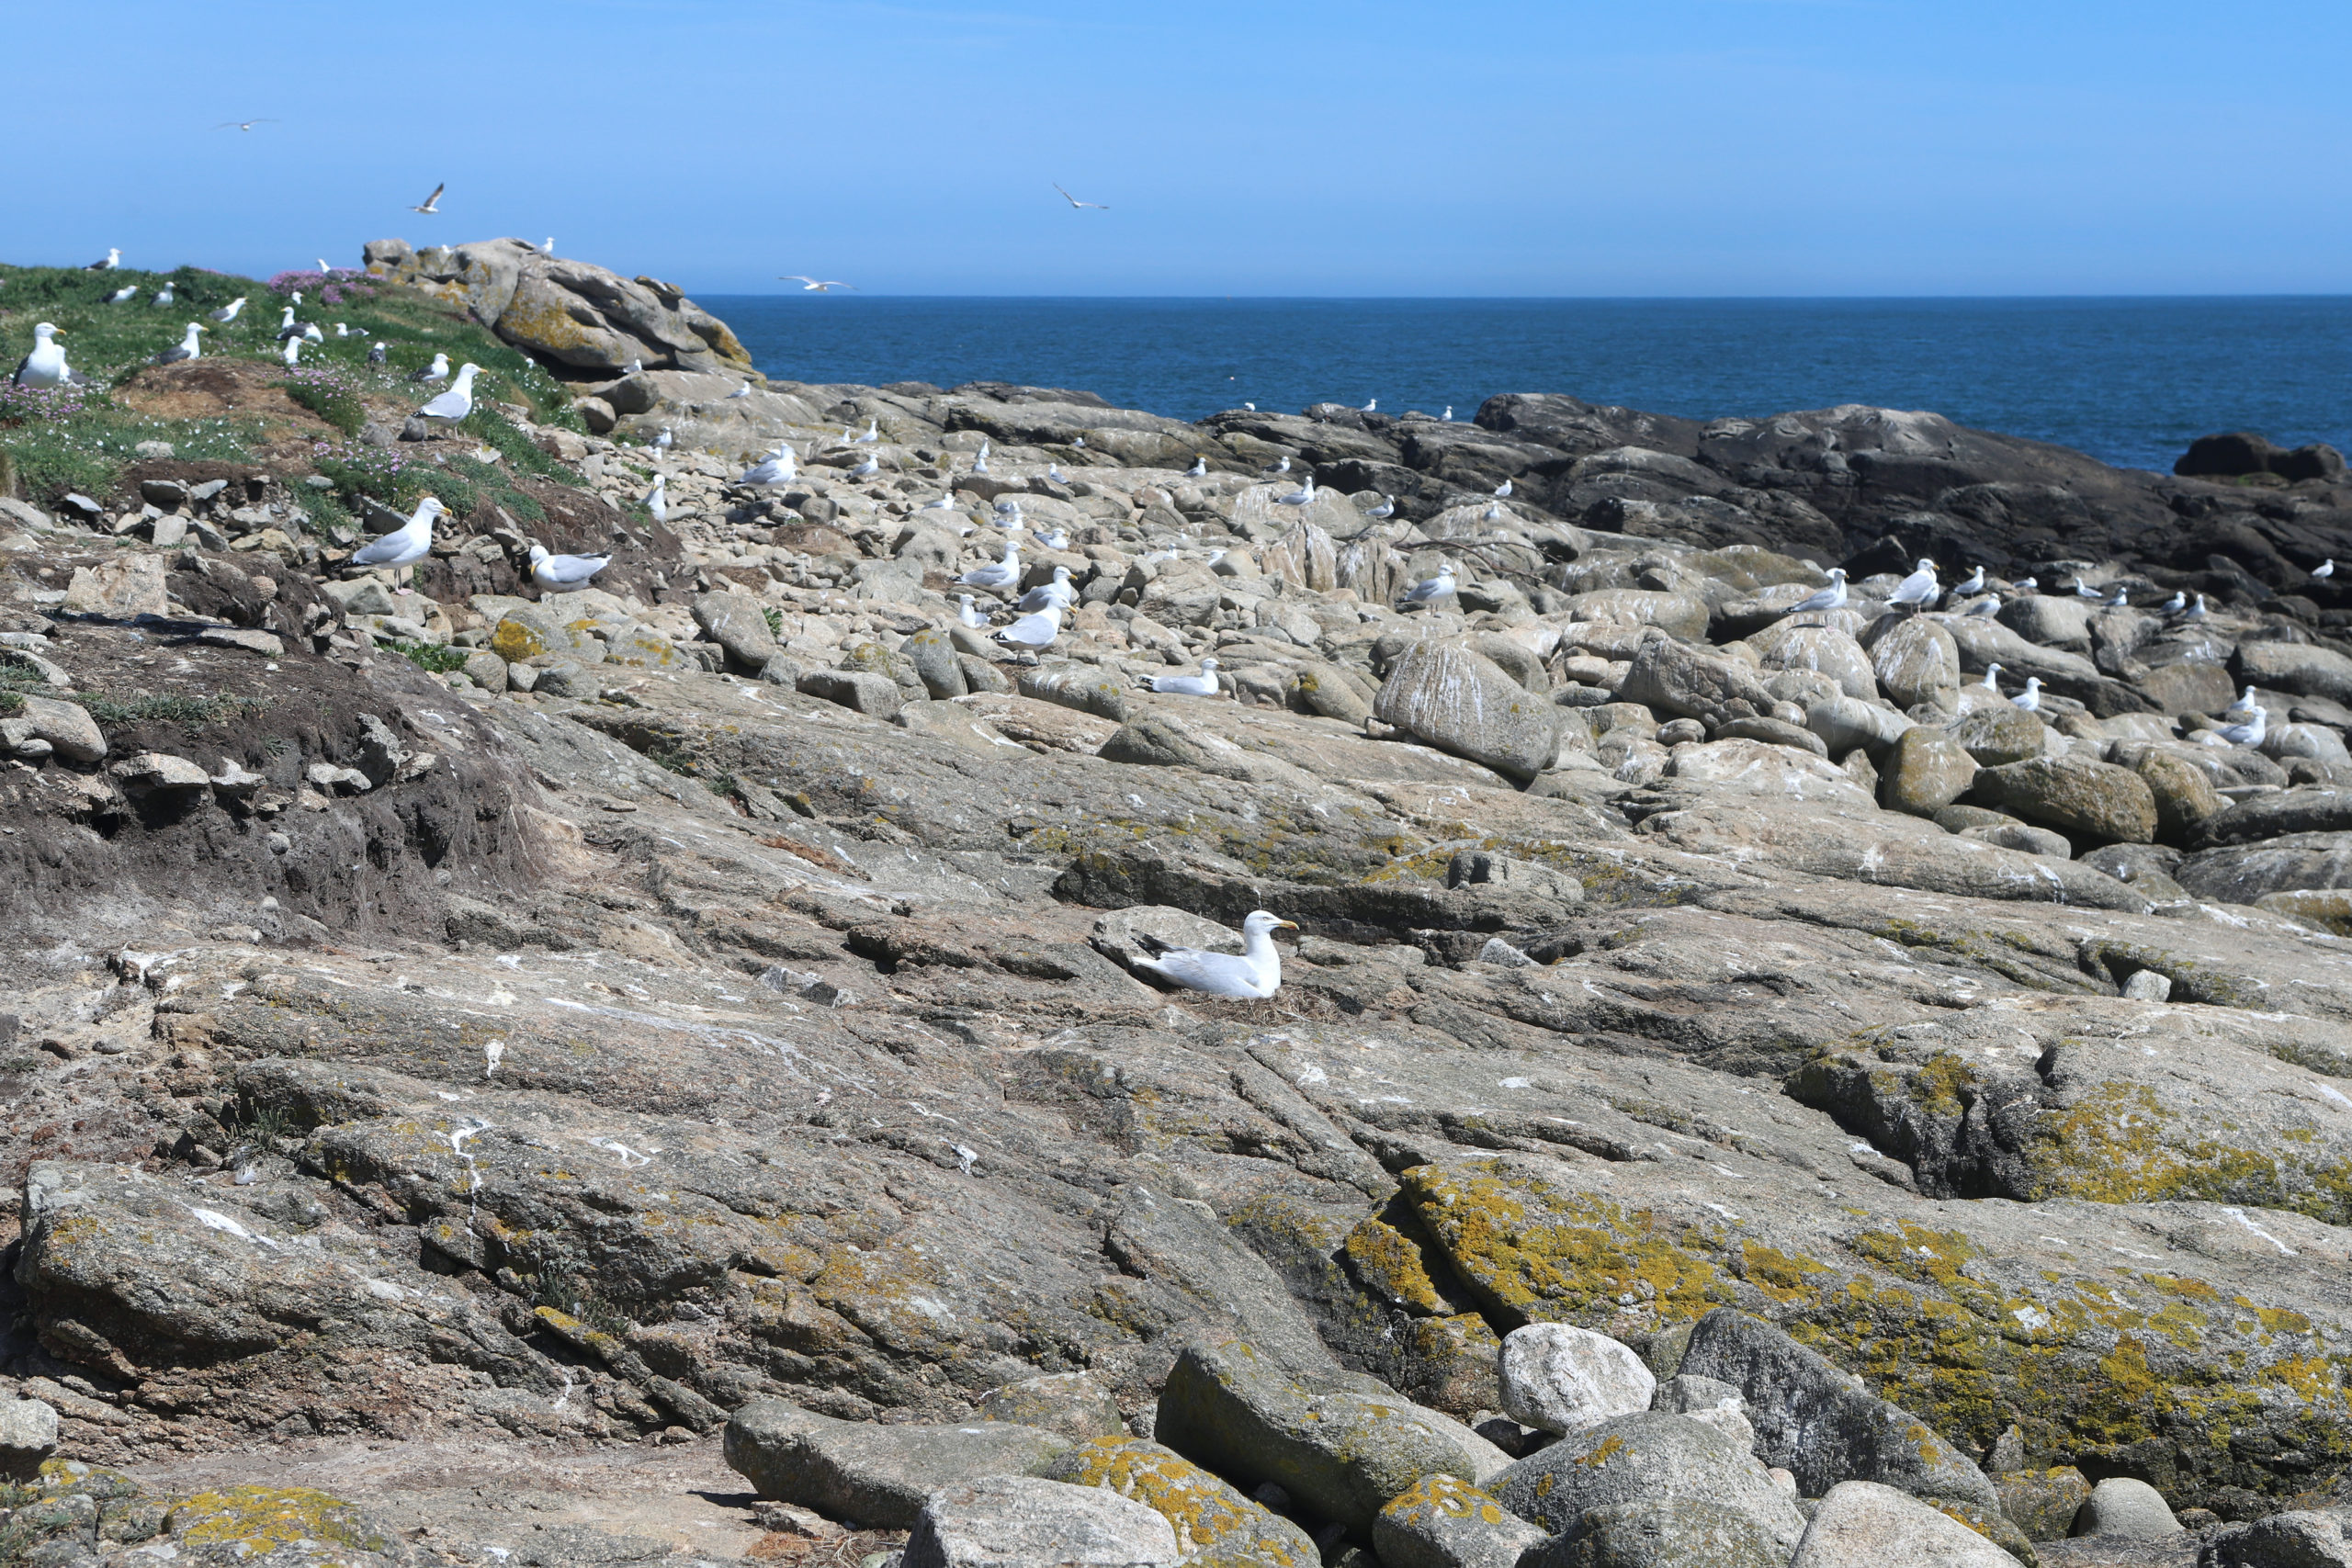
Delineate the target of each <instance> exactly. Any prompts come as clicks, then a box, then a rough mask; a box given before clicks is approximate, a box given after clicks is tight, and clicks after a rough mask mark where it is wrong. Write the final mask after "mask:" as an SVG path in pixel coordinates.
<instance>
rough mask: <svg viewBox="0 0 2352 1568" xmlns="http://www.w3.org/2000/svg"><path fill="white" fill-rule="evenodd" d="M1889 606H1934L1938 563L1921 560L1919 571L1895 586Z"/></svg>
mask: <svg viewBox="0 0 2352 1568" xmlns="http://www.w3.org/2000/svg"><path fill="white" fill-rule="evenodd" d="M1886 602H1887V603H1888V604H1911V605H1919V604H1934V603H1935V602H1936V563H1935V562H1933V561H1931V560H1928V559H1927V558H1925V557H1922V558H1920V561H1919V565H1918V568H1917V570H1915V571H1913V572H1912V573H1911V575H1910V576H1908V577H1906V578H1905V579H1904V580H1903V581H1900V582H1898V583H1896V584H1895V585H1894V592H1893V593H1890V594H1888V595H1887V599H1886Z"/></svg>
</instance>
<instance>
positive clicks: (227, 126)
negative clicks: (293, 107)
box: [212, 116, 277, 130]
mask: <svg viewBox="0 0 2352 1568" xmlns="http://www.w3.org/2000/svg"><path fill="white" fill-rule="evenodd" d="M276 124H277V121H276V120H274V119H271V118H267V117H266V116H265V117H263V118H260V119H224V120H222V121H221V122H220V124H218V125H216V126H214V127H213V128H212V129H213V130H252V129H253V128H254V126H256V125H276Z"/></svg>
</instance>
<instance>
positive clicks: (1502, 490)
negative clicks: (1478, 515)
mask: <svg viewBox="0 0 2352 1568" xmlns="http://www.w3.org/2000/svg"><path fill="white" fill-rule="evenodd" d="M1495 493H1496V494H1497V495H1498V496H1500V497H1503V498H1504V499H1506V500H1508V499H1509V498H1510V480H1509V479H1505V480H1504V481H1503V482H1502V483H1500V484H1498V485H1497V486H1496V487H1495Z"/></svg>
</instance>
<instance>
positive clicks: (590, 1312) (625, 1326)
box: [531, 1268, 637, 1339]
mask: <svg viewBox="0 0 2352 1568" xmlns="http://www.w3.org/2000/svg"><path fill="white" fill-rule="evenodd" d="M531 1304H532V1305H533V1306H547V1307H553V1308H555V1310H556V1311H558V1312H560V1313H563V1314H566V1315H568V1316H571V1317H576V1318H578V1319H579V1320H580V1321H581V1322H582V1323H583V1324H586V1325H588V1327H589V1328H591V1329H593V1330H594V1331H595V1332H596V1333H598V1334H605V1335H610V1336H611V1337H614V1338H616V1339H618V1338H620V1337H622V1336H624V1335H626V1334H627V1333H628V1331H629V1330H630V1329H632V1328H634V1327H636V1326H637V1325H635V1324H634V1323H632V1322H630V1321H629V1317H628V1314H626V1313H624V1312H622V1311H621V1309H620V1308H618V1307H616V1306H615V1305H614V1304H613V1303H610V1302H608V1301H606V1300H605V1298H604V1297H602V1296H600V1295H598V1294H596V1292H594V1291H592V1290H590V1289H588V1287H587V1286H585V1285H583V1284H582V1283H581V1282H580V1278H579V1276H578V1275H576V1274H573V1273H571V1271H570V1270H568V1269H560V1268H556V1269H548V1271H547V1272H546V1273H544V1274H542V1275H540V1276H539V1288H538V1293H537V1295H536V1296H534V1297H533V1298H532V1301H531Z"/></svg>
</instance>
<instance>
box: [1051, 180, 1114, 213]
mask: <svg viewBox="0 0 2352 1568" xmlns="http://www.w3.org/2000/svg"><path fill="white" fill-rule="evenodd" d="M1046 184H1047V185H1054V182H1053V181H1051V180H1047V181H1046ZM1054 188H1055V189H1056V190H1062V187H1061V186H1054ZM1062 199H1063V200H1064V201H1067V202H1069V204H1070V205H1071V206H1072V207H1091V208H1092V209H1094V210H1095V211H1097V212H1108V211H1110V210H1111V209H1109V208H1107V207H1105V206H1103V204H1102V203H1101V202H1099V201H1080V200H1079V199H1078V197H1074V196H1072V195H1070V193H1069V192H1068V191H1066V190H1062Z"/></svg>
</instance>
